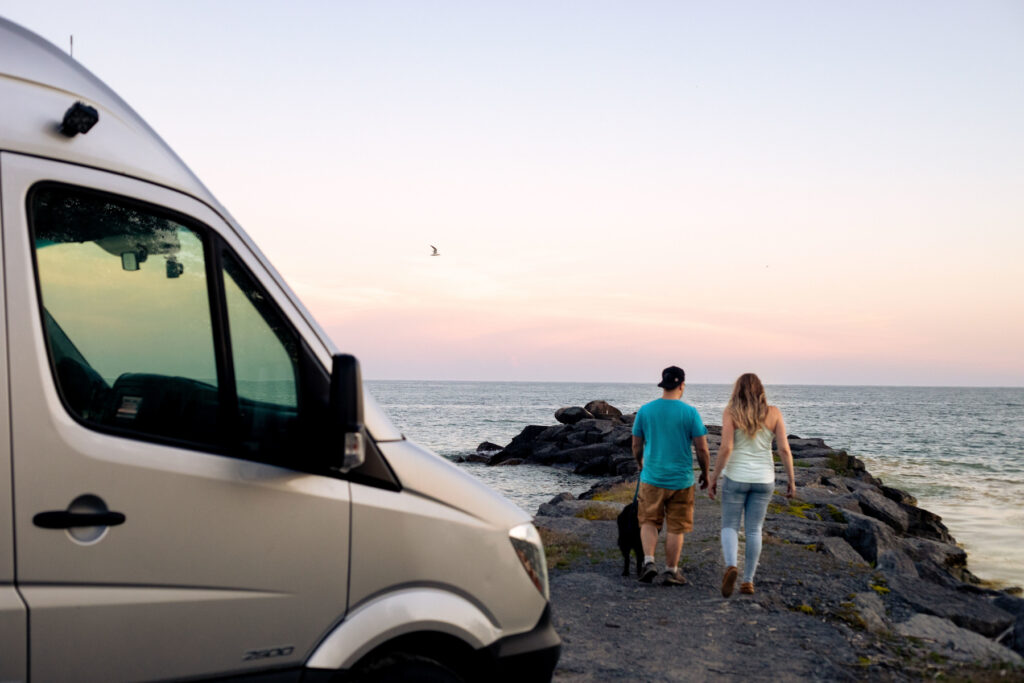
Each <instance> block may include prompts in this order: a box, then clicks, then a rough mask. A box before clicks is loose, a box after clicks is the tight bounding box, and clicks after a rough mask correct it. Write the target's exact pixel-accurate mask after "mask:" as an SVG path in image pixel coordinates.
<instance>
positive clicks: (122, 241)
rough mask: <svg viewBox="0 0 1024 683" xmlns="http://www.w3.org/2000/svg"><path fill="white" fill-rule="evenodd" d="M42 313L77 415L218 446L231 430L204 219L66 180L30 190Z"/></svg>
mask: <svg viewBox="0 0 1024 683" xmlns="http://www.w3.org/2000/svg"><path fill="white" fill-rule="evenodd" d="M29 208H30V224H31V228H32V231H33V238H34V244H35V259H36V267H37V273H38V278H39V288H40V294H41V297H42V308H43V311H42V314H43V319H44V325H45V331H46V339H47V343H48V345H49V351H50V358H51V360H52V363H53V367H54V371H55V376H56V379H57V384H58V388H59V391H60V394H61V396H62V397H63V399H64V402H65V404H66V405H67V407H68V408H69V410H70V411H71V412H72V413H73V414H74V415H75V416H76V417H78V418H79V419H80V420H83V421H85V422H87V423H92V424H94V425H97V426H101V427H104V428H110V429H114V430H117V431H127V432H133V433H138V434H142V435H148V436H154V437H160V438H162V439H170V440H174V441H178V440H180V441H185V442H189V443H195V444H203V445H208V446H214V445H217V444H219V443H221V442H222V441H223V438H222V436H220V435H221V434H222V431H223V425H222V424H220V423H221V422H222V421H223V418H222V415H223V413H222V411H221V410H220V398H219V392H218V374H217V362H216V352H215V338H214V330H213V326H212V324H211V313H210V311H211V307H210V301H211V299H210V294H209V288H208V283H207V274H206V273H207V270H206V254H207V248H206V242H207V238H206V236H204V235H203V234H202V233H201V232H200V231H199V229H198V228H194V227H191V226H186V225H183V224H182V223H180V222H178V221H177V220H175V219H174V218H173V217H172V216H170V215H165V214H162V213H160V212H159V211H157V210H154V209H151V208H150V207H146V206H143V205H136V204H135V203H133V202H130V201H129V200H125V199H121V198H116V197H111V196H108V195H103V194H99V193H94V192H90V191H86V190H76V189H71V188H68V187H64V186H48V185H47V186H42V187H37V188H36V189H34V190H33V192H32V194H31V195H30V198H29Z"/></svg>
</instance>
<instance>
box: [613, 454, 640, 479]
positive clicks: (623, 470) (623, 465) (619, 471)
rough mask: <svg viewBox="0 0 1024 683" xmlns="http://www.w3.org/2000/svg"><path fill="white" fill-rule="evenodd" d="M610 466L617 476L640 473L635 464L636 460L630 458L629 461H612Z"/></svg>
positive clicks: (638, 467)
mask: <svg viewBox="0 0 1024 683" xmlns="http://www.w3.org/2000/svg"><path fill="white" fill-rule="evenodd" d="M612 465H613V466H614V468H615V474H616V475H618V476H623V475H630V474H636V473H637V472H639V471H640V466H639V465H637V464H636V459H635V458H633V457H632V456H630V458H629V460H620V461H613V462H612Z"/></svg>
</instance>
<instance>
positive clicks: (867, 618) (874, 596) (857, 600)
mask: <svg viewBox="0 0 1024 683" xmlns="http://www.w3.org/2000/svg"><path fill="white" fill-rule="evenodd" d="M853 604H854V606H855V608H856V609H857V613H858V614H859V615H860V617H861V619H863V620H864V628H866V629H867V630H868V631H870V632H871V633H888V631H889V624H888V621H887V620H886V618H885V605H884V604H883V603H882V598H881V597H879V595H878V593H876V592H874V591H866V592H864V593H857V594H856V595H854V596H853Z"/></svg>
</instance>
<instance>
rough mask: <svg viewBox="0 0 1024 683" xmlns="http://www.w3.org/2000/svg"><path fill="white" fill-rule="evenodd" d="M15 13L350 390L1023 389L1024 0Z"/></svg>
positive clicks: (21, 9)
mask: <svg viewBox="0 0 1024 683" xmlns="http://www.w3.org/2000/svg"><path fill="white" fill-rule="evenodd" d="M0 15H2V16H4V17H6V18H8V19H10V20H13V21H15V22H17V23H20V24H22V25H23V26H25V27H27V28H29V29H31V30H33V31H35V32H37V33H39V34H40V35H42V36H43V37H45V38H47V39H49V40H50V41H52V42H54V43H55V44H57V45H58V46H60V47H62V48H64V49H69V48H70V44H69V43H70V41H69V36H71V35H72V34H73V35H74V57H75V58H76V59H77V60H78V61H80V62H81V63H82V64H83V65H85V66H86V67H87V68H89V69H90V70H91V71H93V72H94V73H95V74H96V75H97V76H99V77H100V78H101V79H103V80H104V81H105V82H106V83H107V84H108V85H110V86H111V87H112V88H114V90H116V91H117V92H118V93H119V94H120V95H121V96H122V97H123V98H124V99H125V100H126V101H127V102H128V103H129V104H130V105H131V106H132V107H134V108H135V109H136V111H138V112H139V113H140V114H141V115H142V116H143V117H144V118H146V119H147V121H148V122H149V123H150V125H152V126H153V128H154V129H155V130H156V131H157V132H158V133H160V135H161V136H162V137H164V139H165V140H167V142H168V143H169V144H170V145H171V146H172V147H173V148H174V149H175V150H176V151H177V152H178V154H179V155H180V156H181V157H182V158H183V159H184V160H185V162H186V163H188V164H189V166H190V167H191V168H192V169H193V170H194V171H195V172H196V174H197V175H198V176H199V178H200V179H201V180H202V181H203V182H204V183H205V184H206V185H207V187H209V188H210V190H211V191H212V192H213V193H214V194H215V195H216V196H217V197H218V198H219V199H220V201H221V202H222V203H223V204H224V205H225V206H226V207H227V209H228V210H229V211H230V212H231V213H232V215H233V216H234V217H235V218H236V219H237V220H238V221H239V222H240V223H241V224H242V226H243V227H244V228H245V230H246V231H247V232H248V233H249V234H250V235H251V236H252V237H253V239H254V240H255V241H256V242H257V244H259V245H260V248H261V249H262V250H263V251H264V253H265V254H266V255H267V256H268V257H269V258H270V260H271V261H272V262H273V263H274V265H275V266H276V267H277V269H278V270H279V271H280V272H281V273H282V275H283V276H284V277H285V279H286V280H287V281H288V283H289V284H290V286H291V287H292V288H293V289H294V290H295V292H296V293H297V294H298V296H299V297H300V299H302V301H303V302H304V303H305V305H306V306H307V308H309V309H310V311H311V312H312V313H313V315H314V316H315V317H316V318H317V320H318V321H319V322H320V324H321V326H322V327H323V328H324V329H325V330H326V331H327V332H328V333H329V334H330V335H331V337H332V339H333V340H334V341H335V343H336V344H337V345H338V347H339V348H340V349H342V350H344V351H346V352H350V353H354V354H355V355H357V356H358V357H359V358H360V361H361V363H362V369H363V375H364V377H367V378H371V379H409V380H417V379H421V380H431V379H441V380H529V381H533V380H537V381H601V382H605V381H623V382H647V381H650V382H656V381H657V380H658V379H659V378H660V370H661V369H662V368H663V367H665V366H667V365H670V364H675V365H680V366H682V367H683V368H685V369H686V371H687V379H688V381H689V382H691V383H727V382H732V381H733V380H734V379H735V377H737V376H738V375H739V374H741V373H743V372H747V371H752V372H757V373H758V374H759V375H760V376H761V377H762V379H764V380H765V381H766V382H767V383H769V384H883V385H941V386H955V385H974V386H1024V352H1022V349H1024V267H1022V266H1024V229H1022V228H1024V125H1022V124H1021V122H1022V121H1024V87H1022V85H1024V3H1020V2H1018V1H1016V0H1012V1H1011V0H1007V1H1003V2H1000V1H989V0H981V1H978V2H970V3H966V2H945V1H942V0H939V1H934V0H906V1H901V2H892V1H891V0H887V1H885V2H872V1H865V2H857V3H848V2H820V1H813V2H812V1H809V2H795V1H793V2H790V1H780V2H770V3H766V2H731V1H726V2H716V3H707V2H684V1H678V2H645V1H639V2H630V3H626V2H621V1H620V2H608V1H602V0H589V1H586V2H584V1H578V2H557V1H556V2H552V1H550V0H549V1H544V2H530V1H525V2H507V3H498V2H449V1H444V0H437V1H429V0H421V1H418V2H411V1H409V2H394V1H389V0H380V1H374V2H311V1H308V0H293V1H292V2H289V3H284V2H275V3H269V2H246V3H240V2H194V1H190V0H179V1H176V2H173V3H171V2H162V1H156V0H154V1H151V2H128V1H124V2H120V1H113V0H112V1H109V2H104V1H102V0H101V1H99V2H96V3H79V2H64V1H63V0H48V2H46V3H39V2H38V1H37V0H31V1H21V0H0ZM430 245H436V246H437V247H438V249H439V251H440V254H441V255H440V256H438V257H432V256H431V255H430V253H431V249H430Z"/></svg>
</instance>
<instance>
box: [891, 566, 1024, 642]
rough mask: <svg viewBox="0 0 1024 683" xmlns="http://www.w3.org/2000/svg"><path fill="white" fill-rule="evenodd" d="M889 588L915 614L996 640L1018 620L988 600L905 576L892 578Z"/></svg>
mask: <svg viewBox="0 0 1024 683" xmlns="http://www.w3.org/2000/svg"><path fill="white" fill-rule="evenodd" d="M888 586H889V588H890V589H891V590H892V591H893V593H895V594H896V595H898V596H899V597H900V599H902V600H904V601H906V602H907V603H908V604H909V605H910V606H911V607H913V608H914V610H915V611H918V612H924V613H925V614H931V615H934V616H937V617H942V618H944V619H949V620H951V621H952V622H953V623H954V624H956V625H957V626H960V627H962V628H966V629H970V630H971V631H974V632H975V633H980V634H981V635H983V636H987V637H989V638H994V637H996V636H999V635H1001V634H1002V633H1003V632H1004V631H1006V630H1007V629H1008V628H1010V627H1011V626H1013V625H1014V621H1015V618H1014V616H1013V615H1012V614H1010V613H1009V612H1007V611H1006V610H1003V609H999V608H998V607H996V606H995V605H993V604H991V603H989V602H988V601H987V600H984V599H978V598H977V597H972V596H969V595H965V594H964V593H961V592H959V591H955V590H951V589H949V588H944V587H942V586H938V585H936V584H934V583H929V582H927V581H921V580H914V579H910V578H908V577H906V576H891V577H889V579H888Z"/></svg>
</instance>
